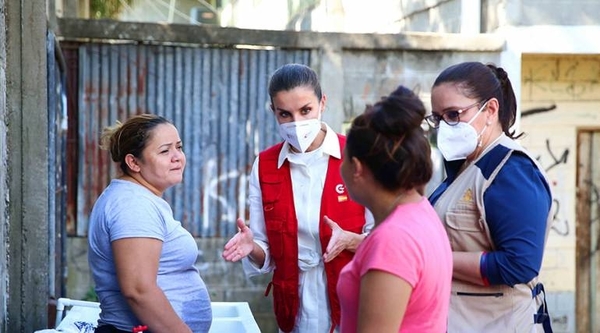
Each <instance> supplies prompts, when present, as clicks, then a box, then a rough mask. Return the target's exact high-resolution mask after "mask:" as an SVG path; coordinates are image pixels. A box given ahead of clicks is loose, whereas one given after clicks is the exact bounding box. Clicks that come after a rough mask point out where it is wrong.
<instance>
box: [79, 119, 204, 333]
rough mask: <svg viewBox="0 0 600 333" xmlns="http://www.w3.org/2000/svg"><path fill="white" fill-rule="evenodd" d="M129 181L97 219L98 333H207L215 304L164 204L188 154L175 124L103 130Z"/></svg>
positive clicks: (103, 202)
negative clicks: (139, 331) (139, 332)
mask: <svg viewBox="0 0 600 333" xmlns="http://www.w3.org/2000/svg"><path fill="white" fill-rule="evenodd" d="M102 147H103V148H104V149H107V150H110V153H111V155H112V159H113V161H115V162H117V163H119V165H120V169H121V171H122V175H121V176H120V177H118V178H116V179H113V180H112V181H111V183H110V184H109V185H108V187H107V188H106V189H105V190H104V191H103V192H102V194H101V195H100V197H99V198H98V200H97V201H96V203H95V204H94V208H93V209H92V213H91V215H90V227H89V235H88V240H89V256H88V260H89V264H90V268H91V271H92V275H93V278H94V282H95V284H96V293H97V295H98V298H99V300H100V308H101V310H102V312H101V313H100V319H99V321H98V328H97V329H96V332H100V333H106V332H120V331H124V332H131V330H132V328H133V327H136V326H139V325H145V326H147V327H148V330H149V331H151V332H153V333H160V332H169V333H175V332H186V333H189V332H194V333H198V332H208V330H209V328H210V325H211V320H212V312H211V303H210V298H209V295H208V291H207V289H206V285H205V284H204V281H203V280H202V278H201V277H200V274H199V272H198V270H197V269H196V268H195V266H194V263H195V262H196V258H197V255H198V248H197V245H196V242H195V241H194V238H193V237H192V235H191V234H190V233H189V232H188V231H187V230H185V229H184V228H183V227H182V226H181V223H180V222H179V221H176V220H175V219H174V218H173V212H172V210H171V207H170V206H169V204H168V203H167V202H166V201H165V200H163V199H162V198H161V196H162V194H163V192H164V191H165V190H166V189H168V188H169V187H171V186H173V185H176V184H178V183H180V182H181V181H182V178H183V170H184V168H185V163H186V159H185V154H184V153H183V150H182V144H181V139H180V138H179V133H178V131H177V129H176V128H175V126H173V124H171V123H170V122H169V121H168V120H166V119H165V118H162V117H159V116H156V115H149V114H144V115H137V116H134V117H132V118H130V119H129V120H127V121H126V122H125V123H123V124H121V123H117V125H116V126H114V127H108V128H106V129H105V130H104V132H103V136H102Z"/></svg>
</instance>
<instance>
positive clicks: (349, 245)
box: [323, 216, 365, 262]
mask: <svg viewBox="0 0 600 333" xmlns="http://www.w3.org/2000/svg"><path fill="white" fill-rule="evenodd" d="M323 219H324V220H325V223H327V225H328V226H329V227H330V228H331V239H329V243H328V244H327V249H326V250H325V253H324V254H323V261H324V262H330V261H331V260H333V258H335V257H337V255H338V254H340V253H341V252H342V251H344V250H348V251H351V252H354V251H356V248H357V247H358V245H359V244H360V243H361V242H362V240H363V239H364V238H365V236H364V235H359V234H355V233H353V232H350V231H346V230H344V229H342V228H340V226H339V225H338V224H337V223H335V222H334V221H333V220H332V219H330V218H329V217H327V216H324V217H323Z"/></svg>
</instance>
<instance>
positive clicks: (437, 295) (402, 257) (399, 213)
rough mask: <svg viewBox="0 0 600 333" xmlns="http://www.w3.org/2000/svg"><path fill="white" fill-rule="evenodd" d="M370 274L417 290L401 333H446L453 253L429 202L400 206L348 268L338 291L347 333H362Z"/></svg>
mask: <svg viewBox="0 0 600 333" xmlns="http://www.w3.org/2000/svg"><path fill="white" fill-rule="evenodd" d="M369 270H380V271H385V272H388V273H391V274H394V275H396V276H398V277H400V278H402V279H403V280H405V281H406V282H408V283H409V284H410V285H411V286H412V288H413V290H412V293H411V295H410V298H409V301H408V305H407V307H406V313H405V314H404V318H403V320H402V325H401V327H400V328H399V329H398V332H427V333H437V332H440V333H443V332H446V321H447V317H448V306H449V302H450V284H451V281H452V250H451V249H450V242H449V241H448V236H447V235H446V231H445V230H444V227H443V226H442V222H441V221H440V219H439V217H438V216H437V214H436V212H435V211H434V210H433V208H432V207H431V205H430V203H429V201H427V200H426V199H425V198H423V200H421V201H420V202H417V203H410V204H405V205H400V206H398V208H396V210H395V211H394V212H393V213H392V214H391V215H390V216H388V218H387V219H385V220H384V221H383V222H381V224H380V225H378V226H377V227H375V228H374V229H373V231H372V232H371V234H369V236H367V237H366V238H365V240H364V241H363V242H362V244H361V245H360V246H359V247H358V249H357V250H356V254H355V255H354V258H353V259H352V261H351V262H350V263H348V265H346V267H344V269H343V270H342V272H341V274H340V278H339V281H338V285H337V292H338V296H339V299H340V304H341V308H342V319H341V327H340V332H341V333H347V332H356V328H357V324H358V307H359V302H360V300H359V293H360V281H361V278H362V276H363V275H365V274H366V273H367V272H368V271H369ZM384 310H385V309H382V311H384Z"/></svg>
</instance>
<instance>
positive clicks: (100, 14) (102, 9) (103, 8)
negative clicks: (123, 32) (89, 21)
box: [90, 0, 133, 19]
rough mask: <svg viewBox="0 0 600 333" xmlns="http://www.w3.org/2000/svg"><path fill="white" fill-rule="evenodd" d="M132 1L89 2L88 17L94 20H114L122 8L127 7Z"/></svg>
mask: <svg viewBox="0 0 600 333" xmlns="http://www.w3.org/2000/svg"><path fill="white" fill-rule="evenodd" d="M132 2H133V0H90V16H91V17H92V18H96V19H102V18H111V19H114V18H116V17H117V15H118V14H119V13H120V12H121V10H122V9H123V7H124V6H129V5H131V3H132Z"/></svg>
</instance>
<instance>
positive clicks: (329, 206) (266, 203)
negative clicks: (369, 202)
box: [258, 134, 365, 332]
mask: <svg viewBox="0 0 600 333" xmlns="http://www.w3.org/2000/svg"><path fill="white" fill-rule="evenodd" d="M338 138H339V142H340V149H341V150H342V151H343V147H344V145H345V143H346V138H345V137H344V136H342V135H339V134H338ZM282 146H283V143H279V144H277V145H275V146H273V147H271V148H269V149H267V150H265V151H263V152H261V153H260V157H259V166H258V175H259V177H258V179H259V181H260V188H261V192H262V203H263V213H264V217H265V225H266V232H267V238H268V240H269V248H270V252H271V258H272V260H273V261H274V262H275V271H274V272H273V280H272V281H271V283H269V285H268V286H267V290H266V292H265V296H266V295H268V294H269V291H270V288H271V286H272V287H273V305H274V310H275V317H276V318H277V324H278V326H279V328H280V329H281V330H282V331H284V332H290V331H291V330H292V329H293V328H294V324H295V322H296V315H297V313H298V308H299V304H300V297H299V290H298V283H299V282H298V281H299V279H298V277H299V269H298V220H297V218H296V209H295V207H294V198H293V192H292V178H291V174H290V165H289V162H288V161H287V160H286V161H285V162H284V163H283V165H282V166H281V168H279V169H278V168H277V161H278V158H279V152H280V151H281V148H282ZM341 163H342V160H341V159H336V158H334V157H330V158H329V165H328V166H327V175H326V177H325V185H324V187H323V195H322V198H321V212H320V214H319V215H320V216H321V221H320V223H319V238H320V241H321V248H322V250H323V251H325V249H326V248H327V244H328V243H329V239H330V238H331V228H330V227H329V226H328V225H327V224H326V223H325V222H324V221H323V216H324V215H327V216H328V217H329V218H331V219H332V220H333V221H335V222H336V223H337V224H338V225H339V226H340V227H341V228H342V229H344V230H348V231H351V232H355V233H358V234H360V233H362V230H363V226H364V224H365V209H364V207H363V206H360V205H359V204H357V203H356V202H354V201H352V200H351V199H350V197H349V196H348V192H347V191H346V187H345V186H344V183H343V181H342V177H341V175H340V165H341ZM353 255H354V253H352V252H350V251H343V252H342V253H340V254H339V255H338V256H337V257H336V258H335V259H333V260H332V261H330V262H329V263H326V264H325V273H326V276H327V294H328V297H329V304H330V306H331V317H332V318H331V320H332V329H333V328H335V326H336V325H339V323H340V304H339V300H338V297H337V293H336V285H337V281H338V277H339V273H340V271H341V270H342V268H343V267H344V265H346V264H347V263H348V262H349V261H350V260H351V259H352V256H353Z"/></svg>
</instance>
